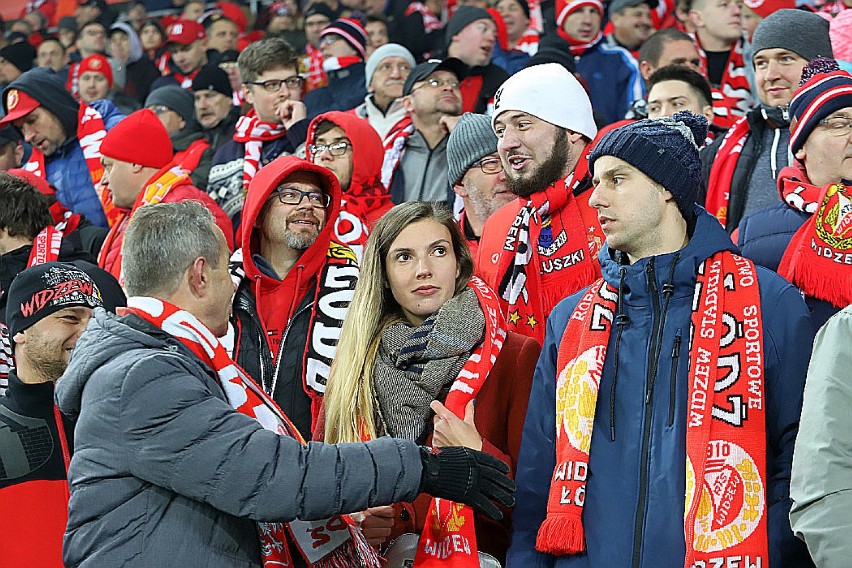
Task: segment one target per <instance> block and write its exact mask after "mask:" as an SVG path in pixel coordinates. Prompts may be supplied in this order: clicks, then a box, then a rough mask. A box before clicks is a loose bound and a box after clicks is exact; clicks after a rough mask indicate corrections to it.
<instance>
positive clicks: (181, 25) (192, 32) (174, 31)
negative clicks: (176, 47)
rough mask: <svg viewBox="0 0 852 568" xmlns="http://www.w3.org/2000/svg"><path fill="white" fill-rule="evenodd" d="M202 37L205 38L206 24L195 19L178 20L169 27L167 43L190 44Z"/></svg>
mask: <svg viewBox="0 0 852 568" xmlns="http://www.w3.org/2000/svg"><path fill="white" fill-rule="evenodd" d="M200 39H204V26H202V25H201V24H199V23H198V22H196V21H195V20H178V21H177V22H175V23H173V24H172V25H171V27H169V37H168V38H166V43H179V44H181V45H189V44H191V43H192V42H194V41H198V40H200Z"/></svg>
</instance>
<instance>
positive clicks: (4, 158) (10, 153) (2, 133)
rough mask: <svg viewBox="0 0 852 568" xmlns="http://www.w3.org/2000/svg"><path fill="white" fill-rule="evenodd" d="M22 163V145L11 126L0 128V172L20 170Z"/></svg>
mask: <svg viewBox="0 0 852 568" xmlns="http://www.w3.org/2000/svg"><path fill="white" fill-rule="evenodd" d="M23 163H24V145H23V143H22V140H21V135H20V134H19V133H18V130H17V129H16V128H15V127H14V126H12V125H5V126H0V172H5V171H7V170H11V169H13V168H20V167H21V165H22V164H23Z"/></svg>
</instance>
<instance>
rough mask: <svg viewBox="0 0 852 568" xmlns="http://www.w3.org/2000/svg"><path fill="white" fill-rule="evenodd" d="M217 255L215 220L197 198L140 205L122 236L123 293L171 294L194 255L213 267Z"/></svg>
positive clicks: (142, 294) (131, 294)
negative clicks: (195, 199) (194, 199)
mask: <svg viewBox="0 0 852 568" xmlns="http://www.w3.org/2000/svg"><path fill="white" fill-rule="evenodd" d="M221 254H222V249H221V244H220V242H219V238H218V236H217V234H216V221H215V219H214V217H213V214H212V213H211V212H210V210H209V209H207V208H206V207H205V206H204V205H202V204H201V203H200V202H198V201H193V200H186V201H179V202H177V203H157V204H155V205H145V206H144V207H140V208H139V209H138V210H137V211H136V212H135V213H134V214H133V217H131V219H130V223H128V225H127V229H126V231H125V234H124V258H123V261H122V268H123V270H124V281H125V288H126V289H127V294H128V295H129V296H152V295H155V294H171V293H173V292H174V291H175V290H177V288H178V286H179V285H180V281H181V278H182V277H183V275H184V273H185V272H186V269H187V268H189V266H190V265H191V264H192V263H193V262H194V261H195V260H196V259H197V258H199V257H202V258H204V259H205V260H206V261H207V262H209V263H210V264H211V266H212V267H213V268H217V267H218V264H219V255H221Z"/></svg>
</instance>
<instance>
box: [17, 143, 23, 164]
mask: <svg viewBox="0 0 852 568" xmlns="http://www.w3.org/2000/svg"><path fill="white" fill-rule="evenodd" d="M23 161H24V145H23V144H22V143H20V142H18V145H17V146H15V163H16V164H22V163H23Z"/></svg>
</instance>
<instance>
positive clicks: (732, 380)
mask: <svg viewBox="0 0 852 568" xmlns="http://www.w3.org/2000/svg"><path fill="white" fill-rule="evenodd" d="M696 297H697V299H698V301H697V304H696V308H695V309H694V310H693V313H692V324H691V327H690V333H691V338H690V341H689V343H688V344H689V345H691V349H690V365H689V369H690V371H689V378H688V389H689V395H688V398H687V400H688V401H689V403H688V404H689V410H688V412H687V425H686V515H685V518H684V534H685V535H686V557H685V560H684V567H685V568H693V566H696V565H699V566H701V565H704V564H708V565H709V562H710V559H711V558H717V557H721V556H737V555H740V556H746V555H747V556H748V557H749V558H751V560H752V561H753V562H755V563H759V562H760V561H762V563H763V565H764V566H766V565H768V563H769V554H768V550H769V544H768V536H767V504H766V418H765V415H766V399H765V397H764V392H765V391H764V389H765V379H764V366H763V361H764V358H763V322H762V316H761V308H760V291H759V289H758V281H757V272H756V270H755V266H754V264H753V263H752V262H751V261H750V260H748V259H745V258H742V257H739V256H736V255H734V254H731V253H730V252H720V253H717V254H715V255H714V256H712V257H710V258H709V259H707V260H706V261H705V262H704V263H702V265H701V266H700V267H699V270H698V274H697V279H696ZM617 302H618V291H617V290H616V289H615V288H613V287H612V286H610V285H609V284H607V283H606V281H604V280H603V279H600V280H598V281H597V282H595V283H594V284H593V285H592V286H591V288H590V289H589V291H588V292H587V293H586V294H585V295H584V296H583V298H582V299H581V300H580V301H579V302H578V303H577V307H576V308H575V310H574V313H573V314H572V315H571V318H570V319H569V320H568V327H567V328H566V330H565V333H564V334H563V336H562V341H561V342H560V344H559V352H558V355H557V363H556V369H557V376H556V393H557V395H556V401H555V411H556V467H555V468H554V471H553V477H552V479H551V485H550V495H549V497H548V503H547V518H546V519H545V521H544V523H542V525H541V528H540V529H539V532H538V538H537V541H536V549H537V550H539V551H541V552H545V553H548V554H553V555H564V554H577V553H580V552H583V551H584V550H585V549H586V545H585V531H584V529H583V518H582V514H583V505H584V503H585V499H586V478H587V475H588V469H589V452H590V449H591V442H592V434H593V429H594V420H595V410H596V408H597V396H598V390H599V387H600V380H601V374H602V372H603V368H604V364H605V362H606V357H607V346H608V344H609V338H610V332H611V331H612V325H613V322H614V319H615V313H616V312H617ZM725 317H733V319H735V320H736V322H737V325H736V326H733V325H730V326H729V324H728V323H727V322H726V319H725ZM738 329H739V331H738ZM731 361H736V363H732V362H731Z"/></svg>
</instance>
